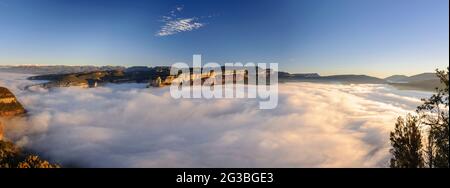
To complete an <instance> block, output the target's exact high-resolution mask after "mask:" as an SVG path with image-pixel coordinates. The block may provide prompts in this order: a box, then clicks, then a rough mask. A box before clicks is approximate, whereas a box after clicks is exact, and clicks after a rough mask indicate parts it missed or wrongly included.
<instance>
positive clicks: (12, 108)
mask: <svg viewBox="0 0 450 188" xmlns="http://www.w3.org/2000/svg"><path fill="white" fill-rule="evenodd" d="M24 113H25V109H24V108H23V106H22V104H20V103H19V101H17V99H16V97H15V96H14V94H13V93H11V91H9V90H8V89H6V88H4V87H0V117H13V116H17V115H22V114H24Z"/></svg>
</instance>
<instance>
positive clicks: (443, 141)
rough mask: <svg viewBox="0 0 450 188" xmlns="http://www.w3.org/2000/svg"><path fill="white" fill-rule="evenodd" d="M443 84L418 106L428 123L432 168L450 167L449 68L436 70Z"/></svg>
mask: <svg viewBox="0 0 450 188" xmlns="http://www.w3.org/2000/svg"><path fill="white" fill-rule="evenodd" d="M436 75H437V77H439V79H440V81H441V83H442V86H441V87H438V88H436V93H435V94H433V95H432V96H431V97H430V98H429V99H422V101H423V102H424V103H423V104H422V105H421V106H419V107H417V112H418V113H419V114H420V117H421V119H422V121H423V123H424V124H425V125H427V126H428V127H427V134H428V136H427V148H426V153H425V155H426V159H427V166H428V167H430V168H433V167H437V168H448V167H449V158H448V155H449V111H448V110H449V68H448V67H447V71H439V70H436Z"/></svg>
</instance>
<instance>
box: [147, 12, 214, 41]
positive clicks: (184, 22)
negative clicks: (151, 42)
mask: <svg viewBox="0 0 450 188" xmlns="http://www.w3.org/2000/svg"><path fill="white" fill-rule="evenodd" d="M183 9H184V7H183V6H178V7H176V8H175V9H174V10H172V11H170V12H169V14H168V16H163V17H162V20H161V21H162V22H163V23H164V25H163V26H161V29H160V30H159V31H158V32H157V33H156V36H160V37H162V36H169V35H174V34H177V33H181V32H187V31H193V30H196V29H199V28H201V27H203V26H205V24H204V23H200V22H199V21H198V20H199V19H198V18H196V17H190V18H180V17H179V16H178V15H177V13H179V12H181V11H183Z"/></svg>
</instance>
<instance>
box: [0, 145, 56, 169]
mask: <svg viewBox="0 0 450 188" xmlns="http://www.w3.org/2000/svg"><path fill="white" fill-rule="evenodd" d="M60 167H61V166H59V165H57V164H52V163H50V162H48V161H46V160H43V159H41V158H39V157H38V156H37V155H33V154H27V153H26V152H23V151H22V150H21V149H20V148H18V147H17V146H15V145H14V144H13V143H12V142H9V141H2V140H0V168H60Z"/></svg>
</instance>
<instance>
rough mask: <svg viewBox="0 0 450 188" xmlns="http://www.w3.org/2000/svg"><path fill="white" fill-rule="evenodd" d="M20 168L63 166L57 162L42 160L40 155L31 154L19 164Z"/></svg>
mask: <svg viewBox="0 0 450 188" xmlns="http://www.w3.org/2000/svg"><path fill="white" fill-rule="evenodd" d="M17 167H18V168H61V167H60V166H59V165H57V164H51V163H49V162H48V161H46V160H42V159H40V158H39V156H36V155H29V156H27V157H26V158H25V160H24V161H22V162H20V163H19V164H18V165H17Z"/></svg>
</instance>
